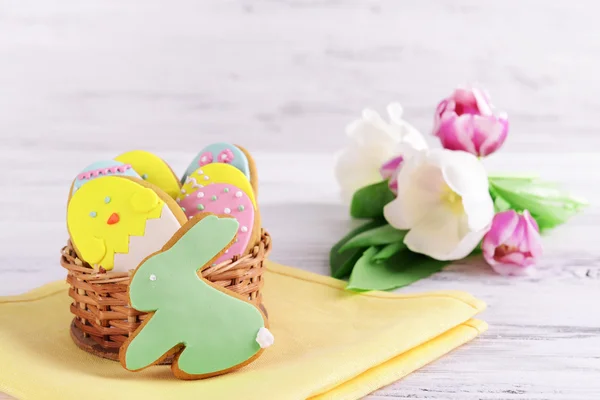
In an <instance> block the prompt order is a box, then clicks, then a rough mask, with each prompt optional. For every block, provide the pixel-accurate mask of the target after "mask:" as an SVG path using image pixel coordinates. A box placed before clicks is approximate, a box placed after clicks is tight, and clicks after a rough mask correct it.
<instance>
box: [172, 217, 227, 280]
mask: <svg viewBox="0 0 600 400" xmlns="http://www.w3.org/2000/svg"><path fill="white" fill-rule="evenodd" d="M238 228H239V223H238V222H237V221H236V220H235V219H234V218H230V217H228V216H224V217H223V218H219V217H217V216H216V215H212V214H208V213H204V214H202V215H200V216H197V217H196V218H195V219H194V220H193V221H190V222H189V223H187V224H186V225H184V226H183V227H182V228H181V229H179V231H177V233H175V235H173V237H172V238H171V240H170V241H169V242H168V243H167V244H166V245H165V246H164V247H163V250H162V251H163V253H162V254H163V255H164V254H165V253H168V254H169V255H170V256H171V257H172V258H173V259H177V262H176V263H173V264H174V265H173V266H172V268H186V269H193V271H194V273H195V272H196V271H198V270H199V269H201V268H202V267H204V266H205V265H207V264H209V263H210V262H211V261H214V260H216V259H217V258H218V257H219V256H220V255H222V254H223V253H224V252H225V251H226V250H227V248H229V247H230V246H231V245H232V244H233V243H234V240H235V236H236V232H237V231H238Z"/></svg>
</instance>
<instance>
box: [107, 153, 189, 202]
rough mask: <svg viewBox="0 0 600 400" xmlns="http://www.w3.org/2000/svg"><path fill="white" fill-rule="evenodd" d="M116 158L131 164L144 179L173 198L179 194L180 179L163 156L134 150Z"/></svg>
mask: <svg viewBox="0 0 600 400" xmlns="http://www.w3.org/2000/svg"><path fill="white" fill-rule="evenodd" d="M115 160H117V161H120V162H122V163H125V164H129V165H131V166H132V167H133V169H134V170H135V171H136V172H137V173H138V174H139V175H140V177H141V178H142V179H143V180H145V181H148V182H150V183H152V184H153V185H156V186H158V187H159V188H161V189H162V190H163V191H164V192H165V193H167V194H168V195H169V196H171V197H172V198H175V197H177V195H178V194H179V190H180V189H181V185H180V183H179V179H178V178H177V176H176V175H175V173H174V172H173V170H172V169H171V167H169V164H167V163H166V162H165V161H164V160H163V159H162V158H160V157H158V156H156V155H154V154H152V153H150V152H147V151H143V150H134V151H129V152H127V153H123V154H121V155H120V156H118V157H115Z"/></svg>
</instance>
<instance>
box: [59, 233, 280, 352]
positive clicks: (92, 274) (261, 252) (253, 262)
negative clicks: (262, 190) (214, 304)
mask: <svg viewBox="0 0 600 400" xmlns="http://www.w3.org/2000/svg"><path fill="white" fill-rule="evenodd" d="M270 250H271V237H270V236H269V234H268V233H267V232H266V231H264V230H263V231H262V235H261V241H260V242H259V244H258V245H257V246H255V247H254V250H253V251H252V253H250V254H247V255H245V256H242V257H240V258H238V257H234V258H233V259H231V260H228V261H225V262H222V263H220V264H217V265H214V266H211V267H208V268H206V269H204V270H202V271H201V274H202V277H203V278H205V279H207V280H209V281H211V282H213V283H215V284H217V285H219V286H222V287H224V288H227V289H229V290H231V291H233V292H235V293H238V294H241V295H245V296H248V300H250V301H251V302H253V303H254V304H256V305H257V306H258V307H260V308H261V310H262V311H263V312H264V313H265V315H267V311H266V309H265V308H264V306H263V304H262V296H261V293H260V289H261V287H262V285H263V280H262V274H263V272H264V265H263V262H264V260H265V259H266V256H267V255H268V254H269V252H270ZM60 263H61V265H62V266H63V267H64V268H66V269H67V271H68V274H67V283H68V284H69V285H70V286H71V288H70V289H69V296H71V298H72V299H73V303H71V312H72V313H73V314H74V315H75V318H74V319H73V322H72V323H71V337H72V338H73V340H74V341H75V343H76V344H77V346H79V347H80V348H82V349H83V350H85V351H87V352H90V353H92V354H95V355H97V356H100V357H103V358H108V359H111V360H118V358H119V348H120V347H121V345H122V344H123V343H124V342H125V340H127V338H128V337H129V335H131V334H132V333H133V332H134V331H135V330H136V329H137V328H138V327H139V326H140V324H141V322H142V321H143V320H144V318H145V317H146V314H145V313H143V312H139V311H136V310H134V309H132V308H131V307H129V303H128V300H129V299H128V296H127V288H128V286H129V280H130V273H127V272H98V271H95V270H93V269H92V268H90V266H89V265H88V264H87V263H84V262H82V261H81V260H80V259H79V258H78V257H77V255H76V254H75V251H74V250H73V247H72V245H71V241H70V240H69V241H68V243H67V246H66V247H64V248H63V250H62V256H61V260H60ZM165 363H169V360H167V361H166V362H165Z"/></svg>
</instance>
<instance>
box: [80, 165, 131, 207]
mask: <svg viewBox="0 0 600 400" xmlns="http://www.w3.org/2000/svg"><path fill="white" fill-rule="evenodd" d="M103 176H130V177H133V178H140V175H139V174H138V173H137V171H136V170H135V169H134V168H133V167H132V165H131V164H127V163H124V162H121V161H116V160H103V161H96V162H95V163H93V164H90V165H88V166H87V167H85V168H84V169H83V171H81V172H80V173H79V174H77V177H76V178H75V180H74V181H73V183H72V184H71V189H70V190H69V198H71V197H72V196H73V193H75V192H76V191H77V190H79V188H80V187H81V186H83V185H84V184H85V183H87V182H90V181H91V180H93V179H96V178H100V177H103Z"/></svg>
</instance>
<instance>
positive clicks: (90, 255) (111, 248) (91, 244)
mask: <svg viewBox="0 0 600 400" xmlns="http://www.w3.org/2000/svg"><path fill="white" fill-rule="evenodd" d="M67 226H68V229H69V233H70V235H71V240H72V241H73V244H74V246H75V248H76V249H77V251H78V252H79V255H80V256H81V258H82V259H83V260H84V261H86V262H88V263H89V264H90V265H92V266H94V267H95V268H100V267H102V268H104V269H105V270H115V271H121V272H124V271H129V270H130V269H134V268H136V267H137V266H138V264H139V263H140V262H141V261H142V260H143V259H144V258H145V257H146V256H148V255H149V254H151V253H153V252H155V251H158V250H160V248H161V247H162V246H163V245H164V244H165V243H166V242H167V241H168V240H169V239H170V238H171V237H172V236H173V234H174V233H175V232H176V231H177V230H178V229H179V228H180V227H181V223H180V222H179V221H178V219H177V218H176V217H175V215H174V214H173V212H172V211H171V209H170V208H169V207H168V205H167V204H166V203H165V202H164V201H163V200H162V199H161V198H160V197H159V196H158V195H157V194H156V193H155V192H154V191H153V190H152V189H149V188H147V187H145V186H143V185H141V184H139V183H137V182H135V181H133V180H130V179H127V178H122V177H117V176H108V177H103V178H98V179H94V180H91V181H90V182H88V183H87V184H85V185H83V186H82V187H81V188H80V189H79V190H78V191H77V192H75V194H74V195H73V197H72V198H71V201H70V202H69V206H68V209H67Z"/></svg>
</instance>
